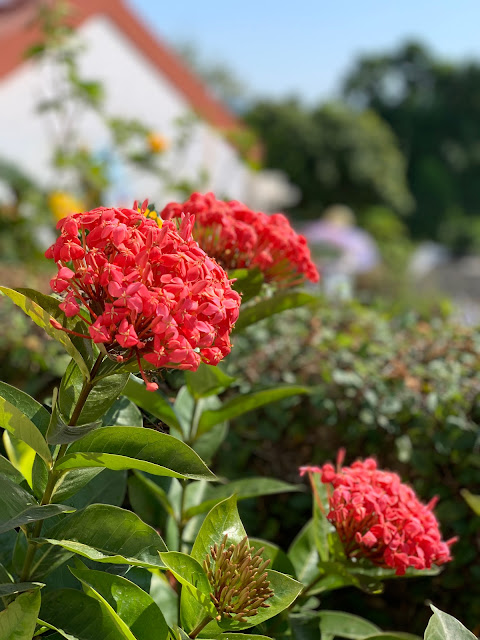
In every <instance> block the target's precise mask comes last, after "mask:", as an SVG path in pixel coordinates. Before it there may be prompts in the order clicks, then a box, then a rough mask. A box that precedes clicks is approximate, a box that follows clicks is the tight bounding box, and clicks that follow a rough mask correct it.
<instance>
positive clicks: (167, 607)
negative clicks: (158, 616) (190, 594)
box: [150, 571, 178, 627]
mask: <svg viewBox="0 0 480 640" xmlns="http://www.w3.org/2000/svg"><path fill="white" fill-rule="evenodd" d="M150 596H151V597H152V598H153V600H154V601H155V602H156V603H157V605H158V607H159V608H160V611H161V612H162V613H163V615H164V616H165V620H166V621H167V624H168V625H169V626H170V627H171V626H173V625H174V624H176V622H177V620H178V594H177V592H176V591H175V590H174V589H173V588H172V586H171V585H170V583H169V582H168V580H167V578H166V576H165V574H164V573H163V572H160V571H157V572H154V573H153V575H152V581H151V583H150Z"/></svg>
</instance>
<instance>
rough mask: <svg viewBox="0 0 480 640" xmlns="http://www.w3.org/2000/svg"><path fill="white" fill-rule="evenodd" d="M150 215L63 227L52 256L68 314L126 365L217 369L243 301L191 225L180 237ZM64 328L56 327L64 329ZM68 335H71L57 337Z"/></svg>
mask: <svg viewBox="0 0 480 640" xmlns="http://www.w3.org/2000/svg"><path fill="white" fill-rule="evenodd" d="M145 213H146V214H147V215H149V216H150V215H151V214H150V212H148V210H146V203H144V205H143V206H142V210H138V209H137V210H133V209H108V208H104V207H99V208H98V209H93V210H92V211H88V212H86V213H76V214H74V215H70V216H68V217H66V218H64V219H63V220H61V221H60V222H59V223H58V224H57V228H58V229H60V230H61V235H60V237H59V238H58V239H57V241H56V242H55V243H54V244H53V245H52V246H51V247H50V248H49V249H48V250H47V252H46V254H45V255H46V257H47V258H53V259H54V260H55V262H56V263H57V266H58V273H57V275H56V276H55V278H53V279H52V281H51V286H52V289H53V290H54V291H56V292H57V293H64V294H65V299H64V301H63V302H62V304H61V305H60V308H61V309H62V310H63V311H64V312H65V314H66V315H67V316H68V317H72V316H79V317H80V318H81V319H82V320H84V321H85V322H86V323H87V324H88V325H89V328H88V331H89V334H90V335H89V336H84V337H90V338H91V339H92V340H93V341H94V342H96V343H98V344H103V345H104V346H105V349H106V351H107V353H108V354H109V355H110V356H113V357H116V359H117V360H118V361H119V362H124V361H128V360H130V359H131V358H136V359H137V361H138V364H139V367H140V371H141V372H142V376H143V377H144V379H145V382H147V388H148V389H149V390H152V391H153V390H155V389H156V388H157V385H156V384H155V383H152V382H148V380H146V378H145V374H144V372H143V370H142V367H141V358H143V359H144V360H146V361H147V362H149V363H151V364H152V368H155V369H159V368H161V367H168V368H174V369H189V370H191V371H195V370H196V369H197V368H198V366H199V364H200V362H205V363H207V364H218V362H219V361H220V360H221V359H222V358H224V357H225V356H226V355H227V354H228V353H229V352H230V349H231V344H230V332H231V330H232V328H233V326H234V324H235V321H236V320H237V318H238V312H239V306H240V297H239V295H238V293H236V292H235V291H233V289H232V288H231V285H230V281H229V279H228V276H227V275H226V273H225V272H224V270H223V269H222V268H221V267H220V266H219V265H218V264H217V263H216V262H215V261H214V260H212V259H211V258H209V257H208V256H207V254H206V253H205V252H204V251H203V250H202V249H200V247H199V246H198V244H197V243H196V242H195V241H194V240H193V238H192V226H193V223H194V219H193V217H192V216H182V218H181V221H180V225H179V228H178V230H177V226H176V224H175V223H174V222H173V221H166V222H164V223H163V224H162V221H161V220H159V219H157V216H156V215H154V216H153V217H147V216H146V215H145ZM57 324H58V323H57ZM57 328H63V327H57Z"/></svg>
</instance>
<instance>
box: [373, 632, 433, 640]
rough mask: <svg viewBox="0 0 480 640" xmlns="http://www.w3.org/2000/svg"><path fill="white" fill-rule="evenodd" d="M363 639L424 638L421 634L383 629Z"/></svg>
mask: <svg viewBox="0 0 480 640" xmlns="http://www.w3.org/2000/svg"><path fill="white" fill-rule="evenodd" d="M362 640H422V639H421V638H420V637H419V636H414V635H412V634H411V633H402V632H401V631H383V632H382V633H376V634H375V635H373V636H365V637H364V638H362Z"/></svg>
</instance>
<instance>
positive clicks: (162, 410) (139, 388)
mask: <svg viewBox="0 0 480 640" xmlns="http://www.w3.org/2000/svg"><path fill="white" fill-rule="evenodd" d="M123 395H124V396H126V397H127V398H129V399H130V400H132V402H134V403H135V404H136V405H138V406H139V407H140V408H141V409H143V410H144V411H148V413H151V414H152V416H155V417H156V418H158V419H159V420H161V421H162V422H165V424H167V425H168V426H169V427H172V428H173V429H177V430H178V431H180V430H181V429H180V424H179V422H178V418H177V416H176V415H175V411H174V410H173V407H172V405H171V404H170V403H169V402H168V400H166V399H165V398H164V397H163V396H162V395H161V393H160V392H159V391H155V392H152V391H147V389H146V387H145V383H144V382H143V380H139V379H138V378H136V377H135V376H133V375H130V377H129V379H128V382H127V384H126V386H125V389H124V390H123Z"/></svg>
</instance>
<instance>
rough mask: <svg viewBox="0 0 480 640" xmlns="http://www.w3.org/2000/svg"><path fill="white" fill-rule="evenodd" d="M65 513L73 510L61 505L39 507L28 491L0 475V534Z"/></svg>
mask: <svg viewBox="0 0 480 640" xmlns="http://www.w3.org/2000/svg"><path fill="white" fill-rule="evenodd" d="M66 511H69V512H71V511H74V509H73V508H72V507H67V506H65V505H62V504H47V505H43V506H40V505H39V504H38V503H37V502H36V500H35V498H34V497H33V496H32V495H31V494H30V493H28V491H25V489H22V487H20V486H19V485H18V484H16V483H15V482H14V481H13V480H11V479H10V478H9V477H8V476H5V475H3V474H0V533H4V532H5V531H9V530H10V529H15V528H16V527H20V526H23V525H26V524H29V523H30V522H36V521H37V520H44V519H45V518H51V517H52V516H55V515H57V514H59V513H64V512H66Z"/></svg>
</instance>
